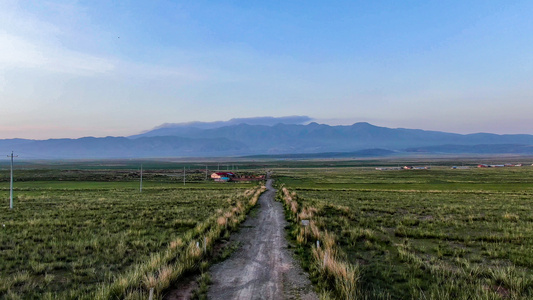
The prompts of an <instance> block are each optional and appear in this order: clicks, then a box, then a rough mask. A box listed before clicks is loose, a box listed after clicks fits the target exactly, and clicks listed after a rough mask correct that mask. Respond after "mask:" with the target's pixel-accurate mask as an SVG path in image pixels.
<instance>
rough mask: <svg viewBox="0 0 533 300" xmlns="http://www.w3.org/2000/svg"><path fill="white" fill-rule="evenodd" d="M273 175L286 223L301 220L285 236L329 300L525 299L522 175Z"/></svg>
mask: <svg viewBox="0 0 533 300" xmlns="http://www.w3.org/2000/svg"><path fill="white" fill-rule="evenodd" d="M277 174H278V176H277V180H278V183H281V184H283V185H284V186H285V187H286V188H287V189H288V190H285V191H284V192H285V194H283V193H280V196H279V197H280V198H282V199H284V201H285V203H286V207H287V211H288V215H289V217H290V218H291V219H292V220H293V222H294V223H295V224H296V222H299V221H301V219H310V220H311V224H310V226H308V227H309V228H305V229H304V228H303V227H302V226H300V225H294V226H293V230H292V234H293V237H294V238H295V240H296V241H297V243H298V244H299V247H298V249H297V251H298V253H299V254H300V256H301V257H302V258H303V263H304V266H305V267H306V268H307V269H308V270H310V272H311V273H312V275H313V278H314V281H315V283H317V285H318V286H319V288H321V289H322V290H323V291H324V293H326V295H329V296H330V297H331V298H339V299H343V298H345V297H353V298H358V299H531V298H533V214H532V208H533V168H531V167H522V168H498V169H469V170H451V169H449V168H444V167H440V168H439V167H434V168H432V169H431V170H402V171H376V170H372V169H370V168H366V169H365V168H343V169H327V170H326V169H300V170H280V171H279V172H277ZM316 240H319V241H320V242H321V243H322V244H321V246H320V247H317V246H316ZM329 244H331V245H329Z"/></svg>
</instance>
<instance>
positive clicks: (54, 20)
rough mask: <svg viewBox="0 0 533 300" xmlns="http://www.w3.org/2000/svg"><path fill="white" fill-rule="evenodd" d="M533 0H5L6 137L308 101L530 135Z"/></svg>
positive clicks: (0, 17) (120, 129) (384, 119)
mask: <svg viewBox="0 0 533 300" xmlns="http://www.w3.org/2000/svg"><path fill="white" fill-rule="evenodd" d="M532 15H533V1H512V0H507V1H491V0H484V1H476V0H472V1H392V0H391V1H120V2H119V1H10V0H0V104H1V105H2V109H0V138H14V137H20V138H39V139H44V138H59V137H81V136H108V135H112V136H120V135H130V134H135V133H138V132H140V131H143V130H146V129H150V128H152V127H155V126H157V125H159V124H161V123H173V122H188V121H215V120H227V119H231V118H238V117H240V118H242V117H255V116H276V117H280V116H288V115H308V116H311V117H313V118H315V119H316V121H318V122H322V123H328V124H334V125H335V124H351V123H354V122H359V121H367V122H370V123H372V124H375V125H380V126H387V127H407V128H421V129H428V130H441V131H450V132H458V133H474V132H494V133H530V134H533V118H531V117H530V115H531V113H532V112H533V101H532V100H533V35H532V34H531V33H532V32H533V21H531V16H532Z"/></svg>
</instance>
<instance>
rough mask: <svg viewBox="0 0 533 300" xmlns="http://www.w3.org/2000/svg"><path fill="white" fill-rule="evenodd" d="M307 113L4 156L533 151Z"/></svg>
mask: <svg viewBox="0 0 533 300" xmlns="http://www.w3.org/2000/svg"><path fill="white" fill-rule="evenodd" d="M309 121H311V118H309V117H306V116H291V117H282V118H274V117H261V118H245V119H232V120H229V121H220V122H192V123H177V124H163V125H161V126H158V127H156V128H154V129H153V130H149V131H146V132H143V133H140V134H137V135H133V136H129V137H104V138H94V137H84V138H79V139H49V140H26V139H6V140H0V152H4V153H10V152H11V151H12V150H13V151H15V152H16V154H17V153H18V154H19V155H20V157H21V158H24V157H25V158H28V159H91V158H148V157H149V158H157V157H202V156H205V157H224V156H252V155H255V156H257V155H271V156H272V157H287V158H291V157H292V158H299V157H300V158H312V157H317V158H320V157H363V156H386V155H394V154H402V153H456V154H458V153H469V154H476V153H478V154H500V153H514V154H533V135H527V134H508V135H498V134H490V133H477V134H456V133H446V132H439V131H427V130H420V129H404V128H387V127H379V126H375V125H372V124H369V123H366V122H360V123H355V124H353V125H342V126H341V125H339V126H331V125H326V124H318V123H315V122H311V123H308V122H309Z"/></svg>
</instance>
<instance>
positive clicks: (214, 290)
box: [208, 179, 318, 300]
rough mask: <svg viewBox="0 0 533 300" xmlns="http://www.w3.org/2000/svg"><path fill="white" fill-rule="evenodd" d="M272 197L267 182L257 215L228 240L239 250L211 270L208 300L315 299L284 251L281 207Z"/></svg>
mask: <svg viewBox="0 0 533 300" xmlns="http://www.w3.org/2000/svg"><path fill="white" fill-rule="evenodd" d="M275 194H276V190H275V189H274V188H273V187H272V180H271V179H269V180H268V181H267V191H266V192H265V193H263V195H261V197H260V198H259V201H258V206H259V208H258V211H257V214H255V215H253V216H251V217H249V218H248V219H247V220H246V221H245V222H244V223H243V224H242V225H241V229H240V231H239V232H238V233H236V234H234V235H233V236H232V237H231V241H232V242H237V243H240V245H241V246H240V247H239V249H238V250H237V251H236V252H235V253H233V255H232V256H231V257H230V258H228V259H227V260H225V261H223V262H221V263H219V264H216V265H214V266H213V267H212V268H211V270H210V272H211V279H212V284H211V286H210V289H209V292H208V298H209V299H220V300H228V299H276V300H277V299H304V300H315V299H318V297H317V295H316V294H315V293H314V292H313V287H312V285H311V282H310V281H309V278H308V276H307V274H306V273H304V272H303V271H302V269H301V267H300V266H299V264H298V262H296V261H295V260H294V259H293V257H292V254H291V253H290V251H289V250H288V249H287V246H288V243H287V239H286V238H285V226H286V224H287V223H286V221H285V217H284V214H283V206H282V204H281V203H279V202H276V201H274V197H275Z"/></svg>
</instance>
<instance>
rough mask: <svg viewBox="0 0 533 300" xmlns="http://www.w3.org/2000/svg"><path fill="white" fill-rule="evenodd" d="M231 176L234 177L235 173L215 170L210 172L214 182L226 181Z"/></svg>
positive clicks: (229, 179)
mask: <svg viewBox="0 0 533 300" xmlns="http://www.w3.org/2000/svg"><path fill="white" fill-rule="evenodd" d="M232 178H235V173H232V172H216V173H213V174H211V179H214V180H215V181H216V182H228V181H231V179H232Z"/></svg>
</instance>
